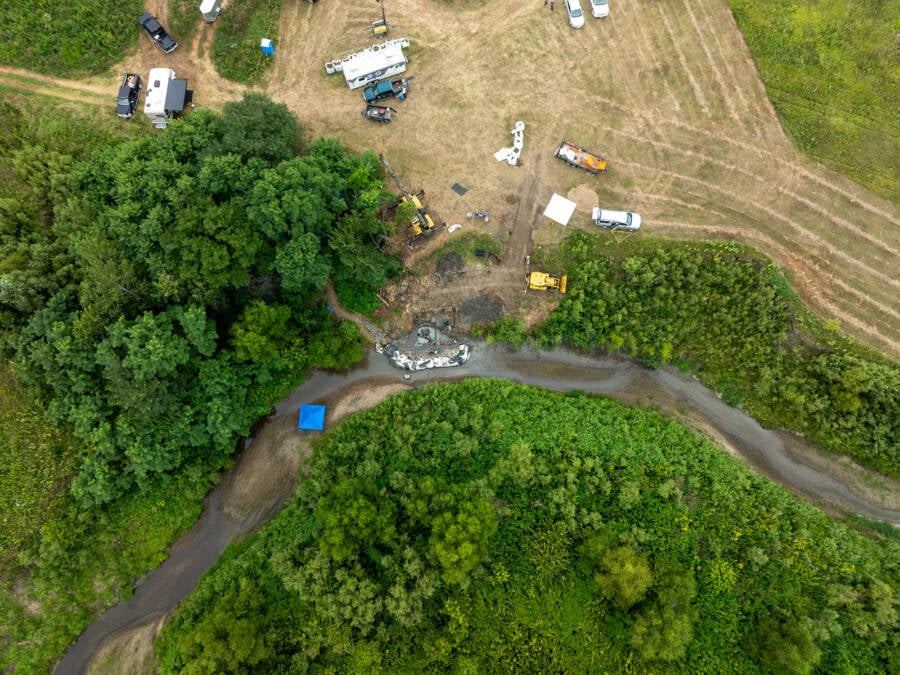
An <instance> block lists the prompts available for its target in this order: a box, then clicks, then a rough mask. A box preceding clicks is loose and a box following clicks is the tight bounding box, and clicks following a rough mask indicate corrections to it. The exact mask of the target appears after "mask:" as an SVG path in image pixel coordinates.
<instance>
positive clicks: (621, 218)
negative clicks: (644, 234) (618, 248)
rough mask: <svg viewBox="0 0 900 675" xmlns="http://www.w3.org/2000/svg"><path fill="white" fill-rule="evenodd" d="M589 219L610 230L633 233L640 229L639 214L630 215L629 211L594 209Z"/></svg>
mask: <svg viewBox="0 0 900 675" xmlns="http://www.w3.org/2000/svg"><path fill="white" fill-rule="evenodd" d="M591 219H592V220H593V221H594V223H595V224H597V225H599V226H600V227H605V228H607V229H610V230H624V231H625V232H634V231H636V230H639V229H641V216H640V214H638V213H632V212H631V211H611V210H609V209H598V208H597V207H594V210H593V211H592V212H591Z"/></svg>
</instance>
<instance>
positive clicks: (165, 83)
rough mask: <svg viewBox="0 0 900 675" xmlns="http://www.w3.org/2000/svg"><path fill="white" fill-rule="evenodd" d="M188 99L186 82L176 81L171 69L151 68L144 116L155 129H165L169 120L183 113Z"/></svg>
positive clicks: (188, 93)
mask: <svg viewBox="0 0 900 675" xmlns="http://www.w3.org/2000/svg"><path fill="white" fill-rule="evenodd" d="M189 99H190V92H189V91H188V90H187V80H176V79H175V71H174V70H172V69H171V68H153V69H152V70H151V71H150V77H148V78H147V94H146V96H145V97H144V114H145V115H146V116H147V117H148V118H149V119H150V121H151V122H153V124H154V125H155V126H156V128H157V129H165V128H166V125H168V123H169V120H170V119H172V118H173V117H176V116H178V115H180V114H181V113H182V112H183V111H184V105H185V103H186V102H187V101H188V100H189Z"/></svg>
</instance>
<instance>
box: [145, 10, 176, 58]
mask: <svg viewBox="0 0 900 675" xmlns="http://www.w3.org/2000/svg"><path fill="white" fill-rule="evenodd" d="M138 23H139V24H140V25H141V27H142V28H143V29H144V30H145V31H147V35H149V36H150V39H151V40H153V42H154V44H156V46H157V47H159V48H160V49H161V50H162V52H163V54H171V53H172V52H174V51H175V48H176V47H177V46H178V43H177V42H175V38H173V37H172V36H171V35H169V32H168V31H167V30H166V29H165V28H163V27H162V25H160V23H159V21H157V20H156V17H155V16H153V15H152V14H151V13H150V12H145V13H143V14H141V16H140V18H139V19H138Z"/></svg>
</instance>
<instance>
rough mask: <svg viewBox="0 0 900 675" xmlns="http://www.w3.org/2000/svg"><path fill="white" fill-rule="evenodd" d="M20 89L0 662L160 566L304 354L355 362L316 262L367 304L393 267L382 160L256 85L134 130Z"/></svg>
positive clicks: (52, 652) (80, 620) (4, 266)
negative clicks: (30, 97)
mask: <svg viewBox="0 0 900 675" xmlns="http://www.w3.org/2000/svg"><path fill="white" fill-rule="evenodd" d="M22 105H23V106H24V107H22V108H18V107H16V106H14V105H4V106H3V107H2V109H0V114H2V117H3V122H4V124H3V125H2V129H3V132H2V137H0V175H2V176H3V181H2V188H0V190H2V193H0V349H2V354H3V357H4V358H5V359H6V360H7V361H8V362H9V363H10V364H11V365H12V367H13V368H14V370H15V372H16V374H17V376H18V378H19V381H20V382H21V384H22V385H23V386H24V390H22V389H20V388H18V386H17V385H15V383H13V382H12V380H11V378H9V377H8V375H7V376H6V379H5V380H4V382H6V383H7V385H8V387H7V389H6V391H5V392H4V394H5V395H6V396H7V398H8V400H10V401H13V400H15V401H16V402H15V407H11V408H10V410H8V411H7V412H8V413H9V415H8V418H7V417H4V418H3V419H0V431H3V438H2V439H0V440H2V441H3V446H4V447H3V457H5V458H6V460H7V461H6V462H5V463H4V468H5V469H6V472H5V473H4V475H3V476H2V480H0V483H2V485H0V498H2V500H3V503H4V504H5V505H7V506H8V507H9V508H10V520H9V531H8V533H7V532H4V536H3V537H0V565H2V566H0V581H2V584H3V587H4V588H5V589H6V590H7V591H8V593H4V594H3V601H2V602H0V619H2V621H0V623H2V625H3V627H4V630H3V634H4V636H5V637H4V639H3V640H0V662H2V664H3V665H4V666H5V665H11V664H18V665H19V666H20V667H25V668H27V667H28V666H27V665H26V664H31V666H32V667H35V668H37V669H41V668H43V667H46V663H47V660H52V659H54V658H58V656H59V654H60V653H61V651H62V650H63V649H64V648H65V646H66V645H67V644H68V642H69V641H71V640H72V639H73V638H74V636H75V635H77V634H78V632H80V630H81V629H82V628H83V627H84V625H85V622H86V621H87V620H88V619H89V617H90V616H91V613H92V611H93V610H94V609H96V607H98V606H103V605H104V604H105V603H108V602H109V601H110V600H111V599H112V598H113V597H115V596H116V594H117V593H120V592H124V593H128V592H129V591H128V588H129V586H130V584H131V583H132V582H133V580H134V579H135V578H136V577H137V576H138V575H140V574H141V573H143V572H144V571H145V570H146V569H148V568H149V567H152V566H153V565H155V564H158V562H159V561H160V560H161V558H162V557H163V556H164V553H165V547H166V546H167V544H168V543H169V542H170V541H171V539H172V537H174V536H175V535H176V534H177V533H178V532H179V531H181V530H183V529H184V528H186V527H187V526H189V525H190V524H191V523H192V522H193V519H195V518H196V517H197V515H198V514H199V509H200V506H201V504H200V500H201V499H202V496H203V494H204V492H205V491H206V490H207V489H208V488H209V486H210V484H211V482H212V480H214V475H215V473H216V471H217V470H218V469H220V468H221V467H222V466H223V464H224V463H225V462H226V461H227V458H228V457H229V456H230V455H231V453H232V452H233V451H234V449H235V446H236V442H237V440H238V438H239V437H240V436H241V435H244V434H246V433H247V432H248V431H249V430H250V427H251V426H252V425H253V424H255V423H256V422H257V421H258V420H259V419H260V418H261V417H262V416H264V415H266V414H267V413H268V411H269V409H270V406H271V405H272V403H273V402H275V401H277V400H278V399H280V398H281V397H282V395H283V394H284V393H285V392H286V391H288V390H290V389H291V388H292V387H294V386H296V385H297V384H298V383H299V382H300V381H301V379H302V377H303V375H302V373H303V372H304V370H305V369H306V368H307V367H314V366H317V365H318V366H323V367H342V366H344V365H346V364H349V363H354V362H356V361H358V360H359V359H360V358H361V356H362V354H363V350H364V340H363V339H362V337H361V336H360V334H359V332H358V330H357V329H356V326H355V325H353V324H351V323H349V322H336V321H335V320H334V319H333V318H332V315H331V314H330V313H328V312H327V311H326V310H325V307H324V305H323V304H322V302H321V298H320V293H319V291H320V289H321V287H322V285H323V284H324V283H325V280H326V279H327V278H329V277H332V278H333V279H334V280H335V285H336V287H337V289H338V293H339V295H340V298H341V301H342V302H343V303H345V304H346V305H347V306H350V307H354V306H365V305H368V304H371V301H372V300H371V299H372V297H374V296H375V294H376V292H377V289H378V288H379V287H380V286H381V284H382V283H383V282H384V280H385V279H386V278H387V275H388V274H391V273H393V272H394V271H395V270H397V269H399V264H398V263H397V262H396V261H395V260H393V259H391V258H390V257H389V256H387V255H385V254H384V253H382V252H381V250H380V249H381V247H382V238H383V237H384V236H385V235H386V234H389V233H390V230H391V224H390V223H384V222H382V220H381V219H380V217H379V215H378V211H379V209H380V207H381V205H382V203H383V202H384V201H385V200H386V199H388V198H389V197H388V196H387V195H385V194H383V193H382V179H381V176H380V166H381V165H380V162H379V161H378V158H377V156H375V155H374V154H371V153H369V154H365V155H362V156H357V155H353V154H350V153H348V152H346V151H345V150H344V149H342V148H341V146H340V144H339V143H338V142H337V141H335V140H327V139H320V140H316V141H313V142H312V143H310V144H309V147H303V144H302V142H301V139H302V134H301V129H300V128H299V126H298V125H297V122H296V120H295V119H294V117H293V116H292V115H291V114H290V112H289V111H288V110H287V109H286V108H285V107H284V106H281V105H276V104H274V103H272V102H271V101H269V100H268V99H266V98H264V97H262V96H260V95H250V96H248V97H247V98H245V99H244V100H243V101H242V102H238V103H233V104H229V105H227V106H226V107H225V109H224V111H223V113H222V114H221V115H218V114H215V113H212V112H209V111H197V112H196V113H194V114H192V115H191V116H190V117H189V118H188V119H186V120H184V121H178V122H175V123H173V124H172V125H170V127H169V128H168V129H167V130H166V133H165V134H164V135H159V134H156V133H153V132H150V131H147V130H135V129H134V128H129V129H128V132H127V133H130V135H131V136H132V138H128V136H127V135H126V133H118V132H115V131H112V130H108V128H103V127H99V126H95V125H93V124H90V123H87V122H86V121H85V120H83V119H81V118H78V117H75V116H74V115H72V116H69V115H67V114H46V113H43V112H41V111H40V110H36V109H34V108H31V107H30V106H28V105H27V104H22ZM19 399H21V402H20V401H19ZM33 402H37V403H38V404H39V407H40V408H43V409H44V410H45V411H46V414H47V416H48V419H49V422H50V424H51V425H52V427H56V428H58V429H60V430H61V431H60V432H59V433H57V434H54V435H53V436H50V432H49V428H51V427H48V425H47V423H46V422H44V423H43V424H42V423H40V422H39V421H38V420H39V419H40V412H39V410H37V409H35V408H34V407H33ZM19 406H21V407H19ZM26 422H27V423H26ZM48 436H49V438H48ZM29 447H31V448H35V449H36V452H37V453H38V454H35V455H34V456H28V457H22V456H21V453H24V452H26V451H27V449H28V448H29ZM28 486H36V487H35V489H36V492H34V490H32V492H34V494H30V493H29V494H25V493H27V492H29V490H28ZM23 491H24V493H23ZM35 503H40V504H44V505H45V508H41V509H35V508H27V507H28V506H29V505H32V506H33V505H34V504H35ZM23 507H25V508H23ZM129 523H131V524H130V525H129ZM134 523H140V526H139V527H134V525H133V524H134ZM4 529H6V526H4ZM123 551H125V552H126V553H125V554H124V555H123ZM26 570H27V578H28V583H27V584H25V585H24V586H22V587H19V588H18V590H17V593H19V594H21V596H22V598H20V600H23V599H24V602H25V603H34V606H37V607H40V611H38V612H37V613H36V614H35V615H31V616H28V615H26V612H25V608H24V607H23V602H20V601H19V600H17V599H16V598H15V597H14V596H13V594H12V589H13V584H14V583H15V582H16V580H17V579H20V577H21V575H22V574H23V573H24V572H25V571H26ZM98 579H102V582H100V581H98ZM26 638H27V639H26ZM28 645H31V646H30V647H28Z"/></svg>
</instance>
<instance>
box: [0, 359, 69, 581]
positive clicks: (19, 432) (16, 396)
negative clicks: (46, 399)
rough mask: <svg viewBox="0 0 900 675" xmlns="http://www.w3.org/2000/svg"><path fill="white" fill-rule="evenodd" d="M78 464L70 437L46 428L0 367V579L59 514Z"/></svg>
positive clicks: (29, 403) (44, 421)
mask: <svg viewBox="0 0 900 675" xmlns="http://www.w3.org/2000/svg"><path fill="white" fill-rule="evenodd" d="M77 461H78V449H77V447H76V446H75V444H74V442H73V441H72V439H71V438H69V437H68V436H67V435H66V434H64V433H61V432H59V431H57V430H55V429H53V428H52V427H50V426H49V425H48V424H47V422H46V420H45V419H44V414H43V411H42V410H41V409H40V408H38V407H37V406H35V405H34V404H33V403H32V402H31V401H30V400H29V398H28V397H27V395H26V394H25V392H23V391H22V389H21V388H20V387H19V385H18V384H17V383H16V380H15V378H14V377H13V375H12V373H10V372H9V370H8V368H7V367H6V366H5V365H0V524H2V527H0V579H6V580H8V579H9V578H10V576H11V573H12V570H13V569H14V568H15V565H16V559H17V557H18V555H19V553H20V552H21V551H23V550H24V549H25V548H26V545H27V544H29V543H31V542H32V541H33V540H34V536H35V533H36V532H38V531H39V530H40V528H41V525H42V524H43V523H44V522H46V521H47V520H48V519H53V518H54V517H58V516H59V515H60V513H61V507H62V504H63V502H64V499H63V494H64V491H65V487H66V481H67V479H68V476H69V474H70V473H71V472H72V471H74V469H75V467H76V466H77Z"/></svg>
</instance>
